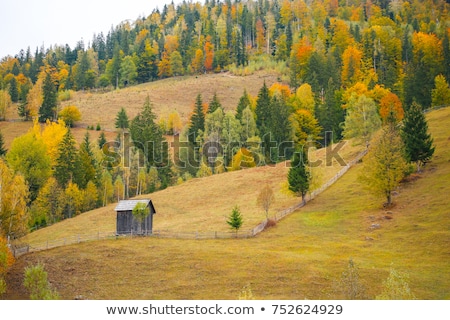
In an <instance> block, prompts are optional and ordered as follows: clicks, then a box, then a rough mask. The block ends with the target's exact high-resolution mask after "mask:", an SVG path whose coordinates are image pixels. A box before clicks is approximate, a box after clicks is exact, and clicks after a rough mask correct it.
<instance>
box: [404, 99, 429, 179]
mask: <svg viewBox="0 0 450 320" xmlns="http://www.w3.org/2000/svg"><path fill="white" fill-rule="evenodd" d="M402 139H403V142H404V143H405V151H406V156H407V159H408V160H409V161H411V162H415V163H416V164H417V171H418V172H419V171H420V168H421V166H422V165H425V164H426V163H427V162H428V161H429V160H430V159H431V157H432V156H433V154H434V149H435V147H434V146H433V138H432V137H431V135H430V134H429V133H428V123H427V120H426V118H425V115H424V114H423V112H422V107H421V106H420V105H419V104H417V103H415V102H413V103H412V105H411V106H410V107H409V109H408V110H406V114H405V119H404V120H403V129H402Z"/></svg>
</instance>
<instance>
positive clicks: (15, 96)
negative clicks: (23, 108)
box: [9, 77, 19, 102]
mask: <svg viewBox="0 0 450 320" xmlns="http://www.w3.org/2000/svg"><path fill="white" fill-rule="evenodd" d="M9 95H10V96H11V101H12V102H17V101H19V90H18V89H17V80H16V77H12V78H11V81H10V83H9Z"/></svg>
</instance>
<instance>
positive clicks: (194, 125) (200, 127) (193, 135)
mask: <svg viewBox="0 0 450 320" xmlns="http://www.w3.org/2000/svg"><path fill="white" fill-rule="evenodd" d="M204 131H205V114H204V113H203V102H202V96H201V94H198V95H197V98H196V99H195V106H194V112H193V114H192V116H191V119H190V123H189V129H188V139H189V142H191V143H193V144H194V145H195V144H197V138H198V137H199V136H200V135H201V133H203V132H204ZM200 132H201V133H200Z"/></svg>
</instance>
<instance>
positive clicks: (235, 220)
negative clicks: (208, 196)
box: [227, 206, 244, 236]
mask: <svg viewBox="0 0 450 320" xmlns="http://www.w3.org/2000/svg"><path fill="white" fill-rule="evenodd" d="M227 223H228V224H229V225H230V227H231V229H233V230H235V231H236V236H237V232H238V230H239V229H240V228H241V227H242V224H243V223H244V221H243V219H242V214H241V211H240V210H239V207H238V206H235V207H234V208H233V211H231V215H230V217H229V218H228V220H227Z"/></svg>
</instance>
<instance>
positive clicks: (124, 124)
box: [116, 107, 129, 130]
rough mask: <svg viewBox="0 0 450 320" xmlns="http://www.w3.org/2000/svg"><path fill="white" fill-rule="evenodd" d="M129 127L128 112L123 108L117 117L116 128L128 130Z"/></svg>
mask: <svg viewBox="0 0 450 320" xmlns="http://www.w3.org/2000/svg"><path fill="white" fill-rule="evenodd" d="M128 127H129V122H128V116H127V112H126V111H125V108H123V107H122V108H121V109H120V111H119V112H118V113H117V116H116V128H118V129H122V130H125V129H128Z"/></svg>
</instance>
